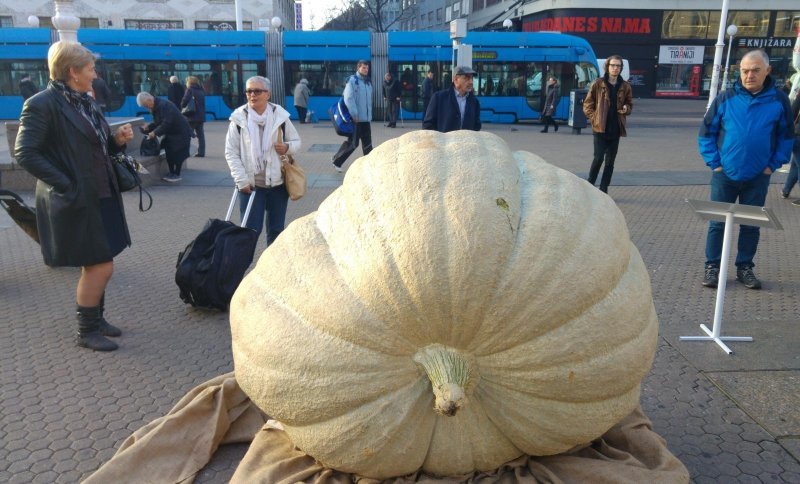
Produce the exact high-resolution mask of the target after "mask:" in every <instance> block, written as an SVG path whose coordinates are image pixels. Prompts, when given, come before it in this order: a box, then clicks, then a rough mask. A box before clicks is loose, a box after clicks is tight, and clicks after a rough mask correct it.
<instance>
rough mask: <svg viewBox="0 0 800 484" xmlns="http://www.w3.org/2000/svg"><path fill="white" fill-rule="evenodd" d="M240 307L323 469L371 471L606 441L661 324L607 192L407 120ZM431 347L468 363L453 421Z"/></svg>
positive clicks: (274, 397) (241, 355) (246, 370)
mask: <svg viewBox="0 0 800 484" xmlns="http://www.w3.org/2000/svg"><path fill="white" fill-rule="evenodd" d="M230 317H231V327H232V333H233V356H234V362H235V371H236V378H237V380H238V382H239V384H240V385H241V387H242V388H243V389H244V390H245V392H247V394H248V395H249V396H250V397H251V398H252V400H253V401H254V402H255V403H256V404H257V405H258V406H259V407H261V408H262V409H263V410H264V411H265V412H267V413H268V414H269V415H270V416H271V417H273V418H275V419H277V420H279V421H280V422H282V423H283V424H284V426H285V428H286V431H287V433H288V435H289V436H290V437H291V439H292V441H293V442H294V443H295V444H296V445H297V446H298V447H299V448H301V449H302V450H303V451H305V452H307V453H308V454H310V455H312V456H313V457H315V458H316V459H317V460H319V461H320V462H322V463H323V464H325V465H326V466H329V467H332V468H335V469H339V470H343V471H347V472H354V473H358V474H360V475H365V476H369V477H374V478H384V477H390V476H398V475H404V474H407V473H410V472H413V471H415V470H417V469H420V468H422V469H423V470H425V471H427V472H429V473H433V474H436V475H455V474H462V473H467V472H471V471H473V470H484V471H485V470H491V469H494V468H497V467H498V466H500V465H501V464H503V463H505V462H507V461H509V460H512V459H514V458H516V457H518V456H520V455H521V454H523V453H526V454H531V455H550V454H556V453H561V452H564V451H566V450H568V449H570V448H572V447H573V446H575V445H578V444H583V443H587V442H589V441H591V440H592V439H594V438H597V437H598V436H600V435H602V434H603V433H604V432H605V431H606V430H608V429H609V428H610V427H611V426H612V425H614V424H615V423H616V422H617V421H619V420H620V419H621V418H623V417H624V416H626V415H628V414H629V413H630V412H631V411H632V410H633V409H634V408H635V407H636V406H637V405H638V402H639V386H640V382H641V379H642V378H643V377H644V375H645V374H646V373H647V372H648V370H649V369H650V365H651V363H652V359H653V355H654V352H655V345H656V338H657V332H658V322H657V319H656V314H655V309H654V307H653V303H652V297H651V292H650V282H649V278H648V274H647V271H646V269H645V267H644V264H643V262H642V260H641V257H640V256H639V253H638V251H637V250H636V248H635V247H634V246H633V244H632V243H631V242H630V239H629V236H628V231H627V228H626V226H625V220H624V218H623V216H622V214H621V212H620V211H619V209H618V208H617V207H616V205H615V204H614V202H613V201H612V200H611V199H610V198H608V197H607V196H605V195H604V194H602V193H601V192H600V191H598V190H597V189H596V188H594V187H592V186H590V185H589V184H588V183H586V182H585V181H583V180H580V179H578V178H577V177H575V176H574V175H572V174H570V173H568V172H566V171H564V170H561V169H558V168H555V167H553V166H551V165H549V164H547V163H546V162H544V161H543V160H542V159H541V158H539V157H538V156H536V155H533V154H531V153H527V152H515V153H512V152H511V151H510V150H509V149H508V146H507V145H506V144H505V142H504V141H503V140H501V139H500V138H499V137H497V136H495V135H492V134H490V133H486V132H480V133H475V132H471V131H462V132H455V133H449V134H440V133H437V132H432V131H415V132H411V133H408V134H406V135H404V136H402V137H400V138H397V139H394V140H391V141H388V142H386V143H384V144H382V145H381V146H379V147H378V148H376V149H375V150H374V151H373V152H372V153H370V155H369V156H366V157H364V158H361V159H360V160H358V161H357V162H356V163H354V164H353V166H352V167H351V168H350V170H349V171H348V173H347V176H346V178H345V181H344V184H343V186H342V187H341V188H339V189H337V190H336V191H335V192H334V193H333V194H331V195H330V196H329V197H328V198H327V199H326V200H325V201H324V202H323V203H322V204H321V205H320V208H319V210H318V211H317V212H315V213H312V214H310V215H308V216H306V217H303V218H302V219H299V220H297V221H295V222H294V223H292V224H291V225H290V226H289V227H287V229H286V230H285V231H284V232H283V234H282V235H281V236H280V237H279V238H278V240H277V241H276V242H275V243H274V244H273V245H272V246H271V247H270V248H269V249H268V250H267V251H266V252H264V255H263V256H262V257H261V258H260V260H259V262H258V265H257V267H256V268H255V269H254V270H253V271H252V272H251V273H250V274H249V275H248V276H247V277H246V278H245V280H244V281H243V282H242V284H241V286H240V287H239V289H238V291H237V292H236V295H235V296H234V299H233V302H232V305H231V310H230ZM431 354H434V355H440V356H441V355H444V356H446V358H444V359H445V360H447V358H451V357H453V358H455V359H457V360H458V361H459V362H461V366H460V367H459V368H460V371H461V373H464V372H465V371H466V372H468V375H467V376H466V377H464V375H461V376H462V377H464V378H467V380H465V383H464V384H463V385H462V387H463V391H464V398H462V399H460V400H459V404H458V405H457V406H454V405H450V407H448V408H449V409H450V410H452V411H453V412H452V413H454V415H452V416H448V415H443V414H442V413H441V408H439V402H438V401H437V402H436V405H437V408H439V410H440V411H439V412H437V411H435V410H434V405H435V402H434V400H435V397H434V394H433V393H432V383H431V380H430V379H429V377H428V373H429V371H428V370H426V367H425V365H423V364H421V362H422V361H428V362H430V361H434V360H436V358H434V357H430V355H431ZM453 355H455V356H453ZM426 358H427V359H426ZM436 361H438V360H436ZM447 361H449V360H447ZM434 366H435V365H434ZM439 377H441V375H439ZM434 379H435V380H436V378H434ZM440 383H441V382H440ZM459 388H460V387H458V386H457V385H445V386H443V387H442V391H444V392H445V393H447V394H448V395H450V394H451V393H452V392H451V390H453V389H455V393H456V394H458V389H459ZM456 396H458V395H456ZM454 398H455V397H454ZM451 403H452V402H451ZM445 406H446V405H445Z"/></svg>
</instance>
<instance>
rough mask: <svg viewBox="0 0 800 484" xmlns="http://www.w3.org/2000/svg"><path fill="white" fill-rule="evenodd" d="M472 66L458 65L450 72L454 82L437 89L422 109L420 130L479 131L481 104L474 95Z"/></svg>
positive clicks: (443, 131)
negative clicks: (425, 109) (448, 86)
mask: <svg viewBox="0 0 800 484" xmlns="http://www.w3.org/2000/svg"><path fill="white" fill-rule="evenodd" d="M474 75H475V71H473V70H472V68H471V67H467V66H458V67H456V69H455V71H454V75H453V85H452V86H450V88H449V89H444V90H442V91H439V92H437V93H436V94H434V95H433V97H432V98H431V103H430V105H429V106H428V109H427V111H425V119H424V120H423V121H422V127H423V129H434V130H436V131H440V132H442V133H447V132H449V131H456V130H459V129H471V130H473V131H480V130H481V119H480V114H481V105H480V103H479V102H478V98H476V97H475V93H474V92H473V87H472V77H473V76H474Z"/></svg>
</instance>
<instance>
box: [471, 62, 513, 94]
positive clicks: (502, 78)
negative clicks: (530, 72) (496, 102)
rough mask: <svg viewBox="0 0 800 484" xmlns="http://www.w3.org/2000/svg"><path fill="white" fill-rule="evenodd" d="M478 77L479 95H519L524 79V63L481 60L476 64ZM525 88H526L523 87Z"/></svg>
mask: <svg viewBox="0 0 800 484" xmlns="http://www.w3.org/2000/svg"><path fill="white" fill-rule="evenodd" d="M476 70H477V71H478V77H477V79H476V80H475V93H476V94H477V95H479V96H519V95H520V85H521V84H524V82H523V83H521V82H520V80H521V79H524V76H525V68H524V64H517V63H511V64H509V63H493V62H480V63H477V64H476ZM523 90H524V89H523Z"/></svg>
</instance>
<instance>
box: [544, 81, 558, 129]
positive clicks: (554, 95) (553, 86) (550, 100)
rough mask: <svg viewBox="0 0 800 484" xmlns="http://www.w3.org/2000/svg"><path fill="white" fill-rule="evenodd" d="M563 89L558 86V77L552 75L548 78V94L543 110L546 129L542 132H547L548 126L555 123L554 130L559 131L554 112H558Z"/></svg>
mask: <svg viewBox="0 0 800 484" xmlns="http://www.w3.org/2000/svg"><path fill="white" fill-rule="evenodd" d="M560 91H561V89H560V88H559V87H558V79H556V78H555V77H552V76H550V78H549V79H548V80H547V96H546V98H545V100H544V109H543V110H542V121H544V129H543V130H542V133H546V132H547V128H549V127H550V125H551V124H552V125H553V131H558V124H556V122H555V121H554V120H553V114H555V112H556V107H557V106H558V102H559V101H561V94H560Z"/></svg>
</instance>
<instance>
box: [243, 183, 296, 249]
mask: <svg viewBox="0 0 800 484" xmlns="http://www.w3.org/2000/svg"><path fill="white" fill-rule="evenodd" d="M255 197H256V199H255V200H253V206H252V208H251V209H250V215H249V216H248V217H247V227H248V228H251V229H253V230H255V231H256V233H257V234H258V235H261V231H262V230H263V229H264V212H266V217H267V246H268V247H269V245H270V244H272V243H273V242H275V239H277V238H278V235H280V233H281V232H283V227H284V225H286V206H287V205H288V204H289V192H287V191H286V185H278V186H276V187H270V188H264V187H256V191H255ZM249 199H250V195H247V194H244V193H242V192H239V213H240V216H241V217H244V212H245V210H247V201H248V200H249Z"/></svg>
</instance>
